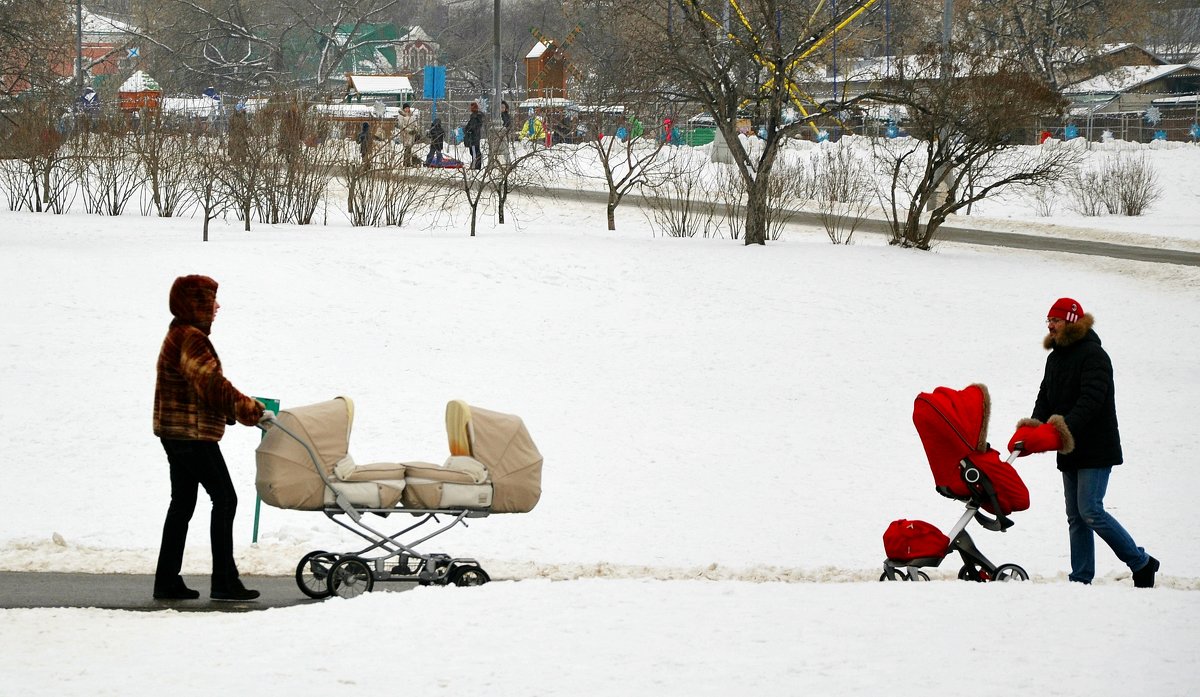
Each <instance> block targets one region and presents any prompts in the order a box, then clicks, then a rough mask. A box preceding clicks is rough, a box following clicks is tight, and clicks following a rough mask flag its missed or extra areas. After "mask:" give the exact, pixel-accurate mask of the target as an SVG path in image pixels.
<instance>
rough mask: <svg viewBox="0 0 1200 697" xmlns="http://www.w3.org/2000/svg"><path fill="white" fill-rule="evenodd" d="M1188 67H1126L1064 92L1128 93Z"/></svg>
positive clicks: (1183, 65)
mask: <svg viewBox="0 0 1200 697" xmlns="http://www.w3.org/2000/svg"><path fill="white" fill-rule="evenodd" d="M1187 67H1189V66H1188V65H1186V64H1179V65H1126V66H1122V67H1120V68H1115V69H1113V70H1110V71H1108V72H1107V73H1104V74H1103V75H1097V76H1096V77H1093V78H1091V79H1088V80H1084V81H1083V82H1077V83H1075V84H1073V85H1070V86H1069V87H1067V88H1066V89H1065V90H1063V92H1064V93H1066V94H1080V93H1084V92H1127V91H1129V90H1131V89H1133V88H1135V87H1138V86H1140V85H1144V84H1146V83H1147V82H1153V81H1155V80H1158V79H1159V78H1163V77H1166V76H1168V75H1170V74H1172V73H1175V72H1178V71H1180V70H1182V69H1184V68H1187Z"/></svg>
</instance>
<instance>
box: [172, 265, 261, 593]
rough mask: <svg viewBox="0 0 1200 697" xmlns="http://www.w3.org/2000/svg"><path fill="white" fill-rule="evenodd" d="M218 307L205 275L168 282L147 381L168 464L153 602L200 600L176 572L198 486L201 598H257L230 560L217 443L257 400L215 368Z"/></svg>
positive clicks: (226, 482) (228, 489)
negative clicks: (204, 520) (208, 576)
mask: <svg viewBox="0 0 1200 697" xmlns="http://www.w3.org/2000/svg"><path fill="white" fill-rule="evenodd" d="M220 307H221V305H220V303H218V302H217V282H216V281H214V280H213V279H211V278H209V277H207V276H180V277H179V278H176V279H175V283H174V284H173V285H172V286H171V295H170V308H171V314H172V315H173V316H174V319H173V320H171V325H170V327H169V328H168V329H167V336H166V337H165V338H164V339H163V343H162V349H161V350H160V351H159V354H158V368H157V379H156V381H155V385H154V435H156V436H158V437H159V438H160V439H161V440H162V445H163V449H164V450H165V451H166V453H167V461H168V463H170V466H171V504H170V506H169V507H168V508H167V517H166V521H165V522H164V523H163V533H162V545H161V547H160V548H159V552H158V566H157V568H156V569H155V573H154V597H155V598H156V599H159V600H191V599H195V598H199V597H200V593H199V592H197V591H194V590H192V589H190V588H188V587H187V585H186V584H185V583H184V581H183V578H182V577H181V576H180V575H179V572H180V569H181V568H182V566H183V548H184V544H185V542H186V541H187V531H188V523H189V522H190V521H191V519H192V513H193V512H194V511H195V510H196V495H197V493H198V487H201V486H202V487H204V490H205V491H206V492H208V495H209V498H211V499H212V522H211V525H210V527H209V535H210V538H211V541H212V587H211V592H210V594H209V597H211V598H212V599H213V600H235V601H236V600H254V599H255V598H257V597H258V595H259V593H258V591H254V590H249V589H247V588H246V587H245V586H244V585H242V581H241V579H240V577H239V575H238V570H237V565H236V564H235V563H234V560H233V519H234V515H235V514H236V513H237V494H236V492H235V491H234V488H233V481H232V480H231V479H230V477H229V468H228V467H227V466H226V465H225V458H224V457H222V455H221V448H220V445H219V441H220V440H221V437H222V436H223V435H224V434H225V426H226V424H232V423H234V422H235V421H236V422H238V423H241V424H244V425H247V426H253V425H255V424H257V423H258V422H259V420H260V419H262V417H263V405H262V404H261V403H259V402H258V401H257V400H255V399H253V398H251V397H247V396H246V395H244V394H242V393H241V392H238V391H237V390H236V389H234V387H233V385H232V384H230V382H229V381H228V380H226V379H225V375H224V374H223V373H222V371H221V359H220V358H218V357H217V352H216V349H214V348H213V345H212V342H211V341H210V340H209V338H208V335H209V332H210V331H212V323H213V320H214V319H215V318H216V316H217V310H218V309H219V308H220Z"/></svg>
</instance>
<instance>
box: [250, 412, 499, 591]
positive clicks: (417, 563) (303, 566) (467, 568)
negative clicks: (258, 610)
mask: <svg viewBox="0 0 1200 697" xmlns="http://www.w3.org/2000/svg"><path fill="white" fill-rule="evenodd" d="M264 423H265V424H268V425H269V427H272V428H278V429H279V430H280V431H282V432H283V433H285V434H287V435H288V436H289V437H291V438H293V439H294V440H295V441H296V442H298V443H299V444H300V445H301V446H302V447H303V448H304V450H305V451H306V452H307V453H308V457H309V459H310V461H311V462H312V464H313V468H314V469H315V470H316V472H317V474H319V475H320V476H321V480H322V481H323V482H324V483H325V488H326V489H327V490H328V491H331V492H333V494H334V504H333V505H326V506H325V507H324V508H323V509H322V511H323V512H324V514H325V516H326V517H327V518H329V519H330V520H332V521H333V522H334V523H336V524H337V525H339V526H341V527H342V528H345V529H346V530H349V531H350V532H352V533H354V534H355V535H357V536H358V537H361V538H363V540H365V541H366V542H367V543H368V545H367V546H366V547H363V548H362V549H359V550H356V551H353V552H344V553H335V552H327V551H325V550H315V551H312V552H309V553H308V554H305V555H304V557H302V558H301V559H300V562H299V563H298V564H297V565H296V585H297V586H299V587H300V590H301V592H303V593H304V594H305V595H307V596H309V597H310V598H315V599H321V598H328V597H330V596H333V595H337V596H338V597H341V598H353V597H356V596H359V595H361V594H363V593H367V592H369V591H371V590H372V589H373V588H374V586H375V583H376V582H394V581H405V582H409V583H418V584H420V585H425V586H427V585H439V586H445V585H455V586H478V585H483V584H484V583H487V582H488V581H490V580H491V578H490V577H489V576H488V574H487V572H486V571H484V570H483V567H481V566H480V565H479V562H477V561H476V560H474V559H470V558H466V557H451V556H450V555H448V554H443V553H440V552H435V553H422V552H418V551H417V549H416V547H417V545H420V544H422V543H424V542H427V541H428V540H430V539H433V538H434V537H437V536H438V535H441V534H442V533H444V532H446V531H448V530H450V529H452V528H454V527H456V526H458V525H462V526H463V527H467V522H466V521H467V519H468V518H485V517H487V516H488V515H489V511H487V510H479V509H471V508H445V509H429V508H367V507H360V506H355V505H354V504H353V503H351V502H350V500H349V499H347V498H346V497H345V496H344V495H343V494H341V493H340V492H338V491H337V489H335V488H334V487H333V481H332V480H331V479H330V478H329V476H328V475H327V474H326V473H325V471H324V468H323V467H322V466H321V460H320V458H319V457H317V454H316V452H314V451H313V448H312V446H311V444H310V443H308V442H307V441H306V440H305V439H304V438H302V437H300V436H298V435H296V434H295V433H293V432H292V431H290V430H288V429H287V428H286V427H284V426H283V425H282V424H280V423H279V421H278V420H276V419H271V420H268V421H266V422H264ZM260 427H261V428H263V429H264V430H265V429H266V428H267V427H268V426H266V425H263V426H260ZM365 513H374V514H376V515H379V516H380V517H383V518H386V517H388V516H389V515H391V514H393V513H409V514H411V515H414V516H418V517H419V518H420V520H418V521H417V522H416V523H413V524H412V525H409V526H408V527H406V528H404V529H403V530H400V531H399V532H396V533H393V534H390V535H389V534H386V533H383V532H380V531H379V530H376V529H375V528H373V527H372V526H370V525H368V524H367V523H366V521H364V520H363V514H365ZM439 515H443V516H449V517H450V520H449V522H446V523H443V522H442V521H441V520H440V519H439V518H438V516H439ZM431 522H432V523H435V526H436V529H434V530H433V531H432V532H429V533H428V534H426V535H424V536H423V537H420V538H418V539H415V540H411V541H409V542H402V541H401V540H400V537H401V536H403V535H407V534H408V533H411V532H413V531H414V530H417V529H419V528H421V527H423V526H425V525H426V524H428V523H431ZM372 553H377V554H375V555H373V556H368V555H371V554H372Z"/></svg>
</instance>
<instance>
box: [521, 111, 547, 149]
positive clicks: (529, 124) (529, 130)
mask: <svg viewBox="0 0 1200 697" xmlns="http://www.w3.org/2000/svg"><path fill="white" fill-rule="evenodd" d="M518 136H519V137H520V138H521V140H528V141H530V142H532V143H540V142H542V141H544V140H546V126H545V124H543V123H542V117H541V116H538V114H537V113H536V112H535V111H534V110H533V109H530V110H529V118H527V119H525V123H524V124H522V125H521V132H520V133H519V134H518Z"/></svg>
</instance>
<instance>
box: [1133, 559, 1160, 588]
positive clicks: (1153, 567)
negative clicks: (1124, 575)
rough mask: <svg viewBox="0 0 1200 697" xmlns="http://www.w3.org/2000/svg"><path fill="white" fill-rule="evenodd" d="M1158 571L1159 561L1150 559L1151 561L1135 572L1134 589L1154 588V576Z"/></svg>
mask: <svg viewBox="0 0 1200 697" xmlns="http://www.w3.org/2000/svg"><path fill="white" fill-rule="evenodd" d="M1157 571H1158V560H1157V559H1155V558H1154V557H1150V561H1148V562H1146V565H1145V566H1143V567H1142V568H1140V569H1138V570H1137V571H1134V572H1133V587H1134V588H1153V587H1154V574H1155V572H1157Z"/></svg>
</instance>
